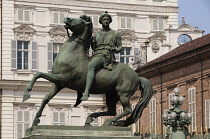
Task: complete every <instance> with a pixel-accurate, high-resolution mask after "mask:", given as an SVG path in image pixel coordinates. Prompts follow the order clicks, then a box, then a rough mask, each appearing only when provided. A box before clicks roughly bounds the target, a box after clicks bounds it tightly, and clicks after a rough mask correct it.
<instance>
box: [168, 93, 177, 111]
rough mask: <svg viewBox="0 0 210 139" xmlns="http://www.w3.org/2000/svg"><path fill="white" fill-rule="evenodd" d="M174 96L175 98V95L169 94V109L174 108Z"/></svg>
mask: <svg viewBox="0 0 210 139" xmlns="http://www.w3.org/2000/svg"><path fill="white" fill-rule="evenodd" d="M174 96H175V93H170V94H169V102H168V104H169V109H171V108H173V106H172V105H171V98H173V97H174Z"/></svg>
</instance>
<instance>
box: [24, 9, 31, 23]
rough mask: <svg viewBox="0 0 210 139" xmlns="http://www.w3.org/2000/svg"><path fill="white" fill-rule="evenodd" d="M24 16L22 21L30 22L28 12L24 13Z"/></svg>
mask: <svg viewBox="0 0 210 139" xmlns="http://www.w3.org/2000/svg"><path fill="white" fill-rule="evenodd" d="M24 15H25V20H24V21H30V12H29V11H24Z"/></svg>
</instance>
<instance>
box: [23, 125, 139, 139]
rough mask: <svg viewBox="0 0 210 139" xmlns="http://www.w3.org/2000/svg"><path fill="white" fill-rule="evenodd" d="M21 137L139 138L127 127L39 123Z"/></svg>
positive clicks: (62, 138)
mask: <svg viewBox="0 0 210 139" xmlns="http://www.w3.org/2000/svg"><path fill="white" fill-rule="evenodd" d="M23 139H139V137H137V136H134V135H133V134H132V132H131V131H130V128H129V127H113V126H104V127H93V126H88V127H86V126H57V125H39V126H35V127H33V128H29V129H27V130H26V136H25V137H24V138H23Z"/></svg>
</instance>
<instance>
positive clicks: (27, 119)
mask: <svg viewBox="0 0 210 139" xmlns="http://www.w3.org/2000/svg"><path fill="white" fill-rule="evenodd" d="M24 122H29V111H24Z"/></svg>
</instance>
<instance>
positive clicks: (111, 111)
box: [85, 92, 119, 126]
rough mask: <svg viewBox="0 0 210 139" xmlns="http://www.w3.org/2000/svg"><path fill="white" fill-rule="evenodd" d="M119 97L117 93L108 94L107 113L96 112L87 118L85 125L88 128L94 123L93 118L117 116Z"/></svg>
mask: <svg viewBox="0 0 210 139" xmlns="http://www.w3.org/2000/svg"><path fill="white" fill-rule="evenodd" d="M118 100H119V99H118V96H117V94H116V93H115V92H113V93H108V94H106V105H107V107H108V110H107V111H106V112H96V113H92V114H91V115H89V116H88V117H87V120H86V122H85V125H86V126H88V125H90V123H92V122H93V118H97V117H100V116H115V115H116V104H117V102H118Z"/></svg>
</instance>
